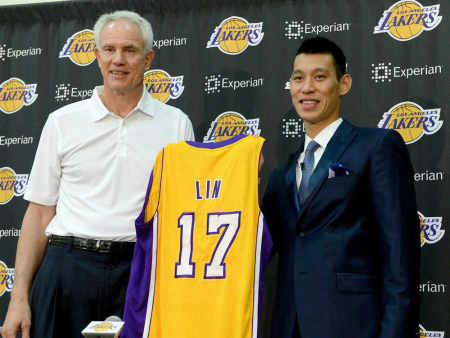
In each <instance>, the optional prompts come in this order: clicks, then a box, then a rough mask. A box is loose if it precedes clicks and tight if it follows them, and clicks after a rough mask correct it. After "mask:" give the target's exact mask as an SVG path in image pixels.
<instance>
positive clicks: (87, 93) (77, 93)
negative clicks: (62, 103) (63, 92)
mask: <svg viewBox="0 0 450 338" xmlns="http://www.w3.org/2000/svg"><path fill="white" fill-rule="evenodd" d="M93 91H94V90H93V89H78V88H76V87H72V88H71V93H70V94H71V97H76V98H80V99H81V100H84V99H85V98H89V97H91V96H92V93H93Z"/></svg>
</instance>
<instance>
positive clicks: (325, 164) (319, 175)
mask: <svg viewBox="0 0 450 338" xmlns="http://www.w3.org/2000/svg"><path fill="white" fill-rule="evenodd" d="M355 136H356V130H355V128H354V127H353V126H352V125H351V124H350V123H349V122H347V121H346V120H344V121H342V123H341V125H340V126H339V128H338V129H337V130H336V132H335V133H334V135H333V137H332V138H331V140H330V142H329V143H328V145H327V147H326V149H325V152H324V153H323V155H322V157H321V158H320V161H319V163H318V164H317V166H316V168H315V169H314V172H313V174H312V175H311V179H310V181H309V184H310V185H311V186H312V187H313V190H312V191H311V194H310V195H309V196H308V198H307V199H306V200H305V203H304V204H303V206H302V208H301V210H300V214H299V217H298V218H300V217H301V216H302V215H303V213H304V211H305V210H306V209H307V208H308V205H309V203H311V201H312V200H313V199H314V197H315V196H316V195H317V192H318V191H319V190H320V187H321V186H322V184H323V183H324V182H325V180H327V179H328V170H329V165H330V163H331V162H333V161H338V160H339V159H340V158H341V156H342V154H343V153H344V151H345V150H346V149H347V147H348V146H349V144H350V143H351V142H352V141H353V138H354V137H355Z"/></svg>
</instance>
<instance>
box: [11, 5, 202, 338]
mask: <svg viewBox="0 0 450 338" xmlns="http://www.w3.org/2000/svg"><path fill="white" fill-rule="evenodd" d="M94 35H95V40H96V45H97V47H96V50H95V54H96V57H97V61H98V65H99V67H100V70H101V73H102V76H103V82H104V85H103V86H100V87H96V88H95V90H94V94H93V96H92V97H91V98H90V99H88V100H84V101H80V102H77V103H73V104H70V105H67V106H65V107H62V108H60V109H58V110H57V111H55V112H53V113H52V114H50V115H49V117H48V120H47V122H46V124H45V126H44V129H43V131H42V135H41V139H40V142H39V146H38V150H37V152H36V157H35V160H34V164H33V168H32V171H31V175H30V181H29V185H28V189H27V191H26V194H25V199H26V200H28V201H30V204H29V206H28V209H27V211H26V213H25V216H24V219H23V225H22V232H21V235H20V238H19V242H18V246H17V255H16V264H15V269H16V270H15V283H14V288H13V290H12V292H11V301H10V304H9V308H8V313H7V316H6V319H5V323H4V327H3V331H2V336H3V337H4V338H11V337H16V334H17V333H18V332H22V337H24V338H26V337H30V335H31V337H36V338H45V337H59V338H60V337H79V336H80V332H81V330H82V329H83V328H84V327H85V326H86V325H87V324H88V323H89V322H90V321H91V320H103V319H104V318H105V317H107V316H109V315H114V314H115V315H118V316H121V315H122V309H123V305H124V297H125V292H126V287H127V283H128V276H129V269H130V261H131V258H132V254H133V248H134V241H135V239H136V234H135V228H134V220H135V218H136V217H137V216H138V214H139V211H140V208H141V206H142V205H143V204H144V198H145V188H146V187H147V183H148V182H147V180H148V178H149V176H150V172H151V170H152V167H153V163H154V159H155V157H156V155H157V154H158V152H159V150H160V149H161V148H162V147H164V146H165V145H166V144H168V143H169V142H178V141H181V140H184V139H187V140H193V139H194V132H193V129H192V124H191V121H190V120H189V118H188V117H187V116H186V115H185V114H184V113H183V112H181V111H180V110H179V109H176V108H173V107H170V106H168V105H165V104H163V103H161V102H159V101H157V100H155V99H153V98H152V97H151V96H150V95H149V94H148V93H147V92H146V90H145V89H144V86H143V76H144V72H145V71H146V69H148V67H150V64H151V62H152V60H153V57H154V52H153V51H152V43H153V33H152V28H151V25H150V24H149V22H148V21H147V20H145V19H144V18H142V17H141V16H139V15H138V14H136V13H133V12H129V11H117V12H114V13H111V14H105V15H102V16H101V17H100V18H99V19H98V20H97V23H96V24H95V26H94ZM30 290H31V297H30ZM30 327H31V329H30Z"/></svg>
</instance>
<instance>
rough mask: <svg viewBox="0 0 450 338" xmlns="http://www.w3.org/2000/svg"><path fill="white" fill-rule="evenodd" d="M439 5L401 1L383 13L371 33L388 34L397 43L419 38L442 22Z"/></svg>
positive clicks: (408, 0)
mask: <svg viewBox="0 0 450 338" xmlns="http://www.w3.org/2000/svg"><path fill="white" fill-rule="evenodd" d="M439 7H440V5H431V6H422V5H421V4H420V3H419V2H417V1H415V0H406V1H404V0H402V1H398V2H396V3H395V4H393V5H392V6H391V7H390V8H389V9H388V10H386V11H384V13H383V16H382V17H381V19H380V21H379V22H378V25H377V26H375V28H374V30H373V33H374V34H378V33H388V34H389V35H390V36H391V37H392V38H394V39H395V40H398V41H407V40H411V39H414V38H415V37H417V36H419V35H420V34H421V33H422V32H423V31H424V30H425V31H430V30H432V29H435V28H436V27H437V26H438V25H439V23H440V22H441V20H442V16H439Z"/></svg>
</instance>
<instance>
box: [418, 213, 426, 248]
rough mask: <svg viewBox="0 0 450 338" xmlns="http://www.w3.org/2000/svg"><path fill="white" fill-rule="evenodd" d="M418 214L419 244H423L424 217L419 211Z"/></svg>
mask: <svg viewBox="0 0 450 338" xmlns="http://www.w3.org/2000/svg"><path fill="white" fill-rule="evenodd" d="M418 214H419V226H420V246H423V245H424V244H425V219H424V217H423V215H422V214H421V213H418Z"/></svg>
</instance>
